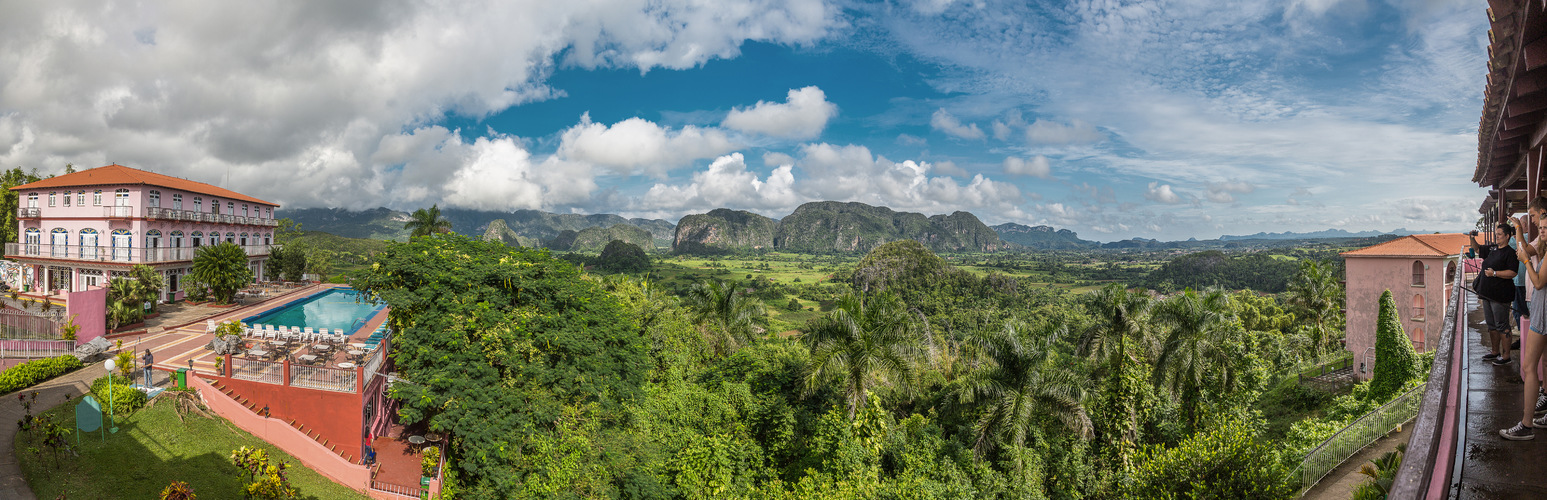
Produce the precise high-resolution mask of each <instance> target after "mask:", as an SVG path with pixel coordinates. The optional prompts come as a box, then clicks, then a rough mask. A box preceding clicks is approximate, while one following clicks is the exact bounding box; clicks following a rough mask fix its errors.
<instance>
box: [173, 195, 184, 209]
mask: <svg viewBox="0 0 1547 500" xmlns="http://www.w3.org/2000/svg"><path fill="white" fill-rule="evenodd" d="M182 209H183V195H182V193H176V194H173V195H172V210H182Z"/></svg>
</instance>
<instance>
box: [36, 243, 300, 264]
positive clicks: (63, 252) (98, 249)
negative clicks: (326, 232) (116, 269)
mask: <svg viewBox="0 0 1547 500" xmlns="http://www.w3.org/2000/svg"><path fill="white" fill-rule="evenodd" d="M272 249H273V245H243V246H242V250H243V251H245V252H247V255H268V254H269V253H270V251H271V250H272ZM197 250H198V248H194V247H177V248H166V247H157V248H139V247H111V246H83V245H46V244H34V243H6V244H5V255H6V256H7V257H48V258H53V259H67V260H91V261H100V262H175V261H180V260H193V256H194V253H195V252H196V251H197Z"/></svg>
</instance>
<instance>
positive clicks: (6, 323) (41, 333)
mask: <svg viewBox="0 0 1547 500" xmlns="http://www.w3.org/2000/svg"><path fill="white" fill-rule="evenodd" d="M61 309H62V308H61ZM63 335H64V333H63V332H61V331H60V324H59V322H58V321H54V320H53V318H49V317H47V316H39V315H36V314H31V313H27V312H22V311H11V310H5V311H0V339H34V340H60V338H61V337H62V336H63Z"/></svg>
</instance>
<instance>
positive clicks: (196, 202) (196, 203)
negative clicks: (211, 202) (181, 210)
mask: <svg viewBox="0 0 1547 500" xmlns="http://www.w3.org/2000/svg"><path fill="white" fill-rule="evenodd" d="M193 211H195V212H203V211H204V198H200V197H198V196H195V197H193ZM194 246H198V245H194Z"/></svg>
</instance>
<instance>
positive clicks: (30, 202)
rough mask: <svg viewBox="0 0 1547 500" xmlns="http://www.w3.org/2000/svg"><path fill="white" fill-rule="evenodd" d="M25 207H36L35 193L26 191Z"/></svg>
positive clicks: (36, 195) (36, 196)
mask: <svg viewBox="0 0 1547 500" xmlns="http://www.w3.org/2000/svg"><path fill="white" fill-rule="evenodd" d="M27 208H38V194H37V193H27Z"/></svg>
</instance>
